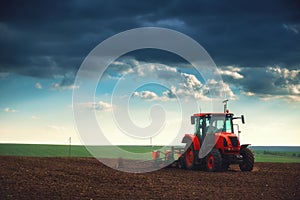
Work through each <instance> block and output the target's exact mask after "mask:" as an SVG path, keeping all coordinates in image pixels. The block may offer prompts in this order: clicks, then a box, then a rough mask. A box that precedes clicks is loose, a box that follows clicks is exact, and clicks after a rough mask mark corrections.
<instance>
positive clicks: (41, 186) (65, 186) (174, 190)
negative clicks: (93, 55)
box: [0, 157, 300, 200]
mask: <svg viewBox="0 0 300 200" xmlns="http://www.w3.org/2000/svg"><path fill="white" fill-rule="evenodd" d="M0 159H1V162H0V199H125V198H126V199H128V200H129V199H173V198H174V199H199V198H203V199H300V164H283V163H281V164H278V163H277V164H275V163H256V164H255V168H254V171H253V172H240V171H239V169H238V168H237V167H231V169H230V170H229V171H228V172H219V173H208V172H203V171H187V170H182V169H175V168H169V169H162V170H160V171H156V172H152V173H145V174H129V173H124V172H119V171H116V170H113V169H110V168H108V167H106V166H104V165H102V164H101V163H100V162H98V161H97V160H95V159H93V158H29V157H0Z"/></svg>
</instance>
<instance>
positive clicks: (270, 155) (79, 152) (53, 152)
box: [0, 144, 300, 163]
mask: <svg viewBox="0 0 300 200" xmlns="http://www.w3.org/2000/svg"><path fill="white" fill-rule="evenodd" d="M112 148H114V147H111V146H98V147H90V150H92V151H93V152H94V153H96V155H101V157H106V156H105V155H109V156H107V157H113V158H118V157H119V154H118V152H114V154H113V153H111V152H113V151H112ZM119 148H120V149H121V150H124V151H127V152H131V154H130V155H128V156H127V158H130V159H138V158H147V159H151V152H152V150H156V149H160V148H161V146H154V147H152V146H119ZM98 152H99V153H98ZM134 153H136V154H134ZM139 154H142V156H141V157H139ZM254 154H255V162H289V163H291V162H293V163H300V152H275V151H262V150H256V151H254ZM0 155H2V156H33V157H92V155H91V154H90V152H89V151H88V150H87V149H86V148H85V147H84V146H76V145H73V146H71V149H70V147H69V146H68V145H40V144H0ZM136 156H137V157H136Z"/></svg>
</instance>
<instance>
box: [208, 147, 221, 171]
mask: <svg viewBox="0 0 300 200" xmlns="http://www.w3.org/2000/svg"><path fill="white" fill-rule="evenodd" d="M205 166H206V171H208V172H216V171H220V170H221V168H222V156H221V153H220V151H219V150H218V149H213V150H212V151H211V152H210V153H209V154H208V155H207V156H206V162H205Z"/></svg>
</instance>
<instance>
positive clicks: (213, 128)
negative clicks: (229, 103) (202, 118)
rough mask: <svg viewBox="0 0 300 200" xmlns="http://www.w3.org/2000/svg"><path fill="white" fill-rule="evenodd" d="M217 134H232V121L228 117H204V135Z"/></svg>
mask: <svg viewBox="0 0 300 200" xmlns="http://www.w3.org/2000/svg"><path fill="white" fill-rule="evenodd" d="M219 132H229V133H232V120H231V117H230V116H213V117H206V133H207V134H214V133H219Z"/></svg>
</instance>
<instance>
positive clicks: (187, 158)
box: [181, 144, 196, 170]
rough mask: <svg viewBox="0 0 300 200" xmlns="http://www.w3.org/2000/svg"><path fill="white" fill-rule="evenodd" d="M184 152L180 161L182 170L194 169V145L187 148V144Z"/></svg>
mask: <svg viewBox="0 0 300 200" xmlns="http://www.w3.org/2000/svg"><path fill="white" fill-rule="evenodd" d="M185 149H186V151H185V152H184V155H183V157H182V159H181V161H182V167H183V168H184V169H188V170H191V169H195V168H196V162H195V161H196V155H195V151H194V145H193V144H191V145H190V146H188V144H187V145H186V148H185Z"/></svg>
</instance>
